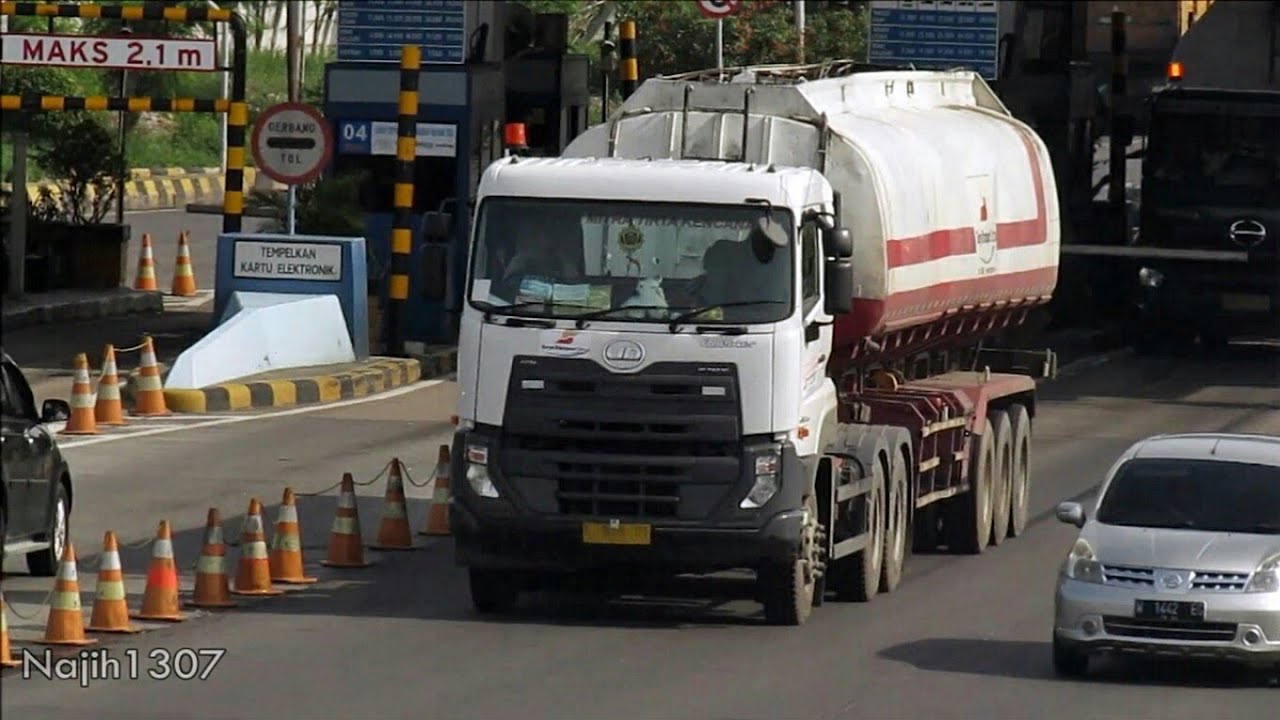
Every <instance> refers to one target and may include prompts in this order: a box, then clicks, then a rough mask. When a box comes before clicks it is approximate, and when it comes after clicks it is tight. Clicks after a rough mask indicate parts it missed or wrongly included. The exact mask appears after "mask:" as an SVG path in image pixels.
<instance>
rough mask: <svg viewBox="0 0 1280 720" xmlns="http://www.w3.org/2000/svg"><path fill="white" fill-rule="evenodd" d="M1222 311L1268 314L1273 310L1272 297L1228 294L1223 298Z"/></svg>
mask: <svg viewBox="0 0 1280 720" xmlns="http://www.w3.org/2000/svg"><path fill="white" fill-rule="evenodd" d="M1222 309H1223V310H1234V311H1236V312H1267V311H1269V310H1271V297H1270V296H1268V295H1244V294H1241V293H1228V294H1226V295H1223V296H1222Z"/></svg>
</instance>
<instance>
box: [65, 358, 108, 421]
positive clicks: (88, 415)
mask: <svg viewBox="0 0 1280 720" xmlns="http://www.w3.org/2000/svg"><path fill="white" fill-rule="evenodd" d="M58 434H59V435H98V434H100V433H99V431H98V421H97V420H96V418H95V416H94V410H93V387H92V386H91V385H90V381H89V357H88V356H87V355H85V354H84V353H79V354H77V355H76V360H75V374H74V376H73V377H72V379H71V417H69V418H67V426H66V427H64V428H63V429H62V431H61V432H59V433H58Z"/></svg>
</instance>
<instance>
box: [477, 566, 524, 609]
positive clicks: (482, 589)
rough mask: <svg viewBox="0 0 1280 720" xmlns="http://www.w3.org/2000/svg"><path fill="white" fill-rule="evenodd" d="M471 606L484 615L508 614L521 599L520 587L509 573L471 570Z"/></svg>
mask: <svg viewBox="0 0 1280 720" xmlns="http://www.w3.org/2000/svg"><path fill="white" fill-rule="evenodd" d="M470 576H471V577H470V579H471V604H472V605H473V606H474V607H475V609H476V610H477V611H478V612H481V613H484V614H491V613H500V612H506V611H507V610H510V609H511V608H512V607H514V606H515V604H516V601H517V600H519V599H520V585H519V583H518V582H517V580H516V579H515V577H513V575H512V574H511V573H509V572H504V571H501V570H487V569H478V568H471V572H470Z"/></svg>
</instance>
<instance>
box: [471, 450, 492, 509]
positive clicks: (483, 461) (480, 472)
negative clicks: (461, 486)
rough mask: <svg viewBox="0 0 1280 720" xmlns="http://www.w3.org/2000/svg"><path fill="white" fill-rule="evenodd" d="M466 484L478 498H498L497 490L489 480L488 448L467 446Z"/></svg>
mask: <svg viewBox="0 0 1280 720" xmlns="http://www.w3.org/2000/svg"><path fill="white" fill-rule="evenodd" d="M467 484H468V485H470V486H471V490H472V491H473V492H475V494H477V495H479V496H480V497H488V498H496V497H498V488H496V487H494V485H493V481H492V480H490V479H489V448H487V447H484V446H481V445H468V446H467Z"/></svg>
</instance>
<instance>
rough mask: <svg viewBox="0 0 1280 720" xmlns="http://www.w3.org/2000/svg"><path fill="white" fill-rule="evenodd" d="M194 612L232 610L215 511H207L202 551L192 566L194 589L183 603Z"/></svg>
mask: <svg viewBox="0 0 1280 720" xmlns="http://www.w3.org/2000/svg"><path fill="white" fill-rule="evenodd" d="M187 604H188V605H190V606H191V607H197V608H227V607H235V606H236V602H235V601H234V600H232V599H231V585H230V581H229V580H228V579H227V546H226V544H225V543H224V542H223V541H222V517H221V516H220V515H219V513H218V509H217V508H209V519H208V520H207V521H206V522H205V527H204V547H203V548H201V549H200V560H199V561H197V563H196V587H195V590H194V591H193V592H192V593H191V600H190V602H188V603H187Z"/></svg>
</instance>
